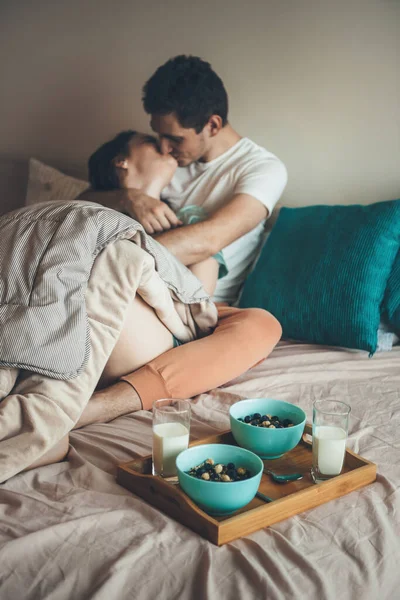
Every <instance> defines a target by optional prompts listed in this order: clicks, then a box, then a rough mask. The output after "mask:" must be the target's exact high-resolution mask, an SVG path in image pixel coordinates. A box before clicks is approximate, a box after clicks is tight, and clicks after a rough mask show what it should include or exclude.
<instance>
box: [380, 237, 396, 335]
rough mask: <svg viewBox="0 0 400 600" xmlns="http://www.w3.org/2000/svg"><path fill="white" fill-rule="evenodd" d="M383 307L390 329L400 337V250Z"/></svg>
mask: <svg viewBox="0 0 400 600" xmlns="http://www.w3.org/2000/svg"><path fill="white" fill-rule="evenodd" d="M399 227H400V225H399ZM383 307H384V316H385V317H386V320H387V322H388V324H389V328H390V329H392V330H393V331H394V332H395V333H397V335H399V336H400V250H399V252H398V253H397V257H396V259H395V261H394V265H393V269H392V272H391V274H390V277H389V280H388V283H387V288H386V292H385V299H384V301H383Z"/></svg>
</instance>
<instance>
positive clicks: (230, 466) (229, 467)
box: [226, 463, 235, 470]
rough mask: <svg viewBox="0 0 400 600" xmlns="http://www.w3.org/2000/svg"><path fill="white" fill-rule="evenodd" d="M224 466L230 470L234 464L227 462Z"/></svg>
mask: <svg viewBox="0 0 400 600" xmlns="http://www.w3.org/2000/svg"><path fill="white" fill-rule="evenodd" d="M226 468H227V469H228V470H230V469H234V468H235V464H234V463H228V464H227V465H226Z"/></svg>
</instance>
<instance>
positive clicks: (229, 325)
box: [121, 306, 282, 410]
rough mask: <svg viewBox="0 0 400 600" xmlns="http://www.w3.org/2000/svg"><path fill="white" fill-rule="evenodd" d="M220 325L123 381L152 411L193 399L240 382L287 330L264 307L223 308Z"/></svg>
mask: <svg viewBox="0 0 400 600" xmlns="http://www.w3.org/2000/svg"><path fill="white" fill-rule="evenodd" d="M218 315H219V319H218V324H217V326H216V328H215V330H214V332H213V333H212V334H211V335H209V336H207V337H204V338H201V339H198V340H195V341H193V342H189V343H187V344H184V345H182V346H178V347H177V348H172V349H171V350H168V352H165V353H164V354H161V355H160V356H157V358H155V359H154V360H152V361H150V362H149V363H148V364H147V365H145V366H143V367H141V368H140V369H138V370H137V371H134V372H133V373H130V374H129V375H125V376H124V377H121V380H122V381H126V382H127V383H129V384H130V385H131V386H132V387H134V388H135V390H136V392H137V393H138V394H139V396H140V398H141V401H142V406H143V408H144V409H146V410H150V409H151V407H152V404H153V402H154V400H158V399H160V398H192V397H193V396H196V395H197V394H202V393H204V392H207V391H209V390H211V389H213V388H216V387H219V386H220V385H223V384H225V383H227V382H228V381H230V380H232V379H234V378H235V377H238V376H239V375H241V374H242V373H244V372H245V371H247V370H248V369H250V368H251V367H253V366H254V365H255V364H257V363H258V362H260V361H261V360H263V359H264V358H265V357H267V356H268V355H269V354H270V352H271V351H272V350H273V348H274V347H275V345H276V344H277V343H278V341H279V339H280V337H281V335H282V328H281V326H280V324H279V322H278V321H277V320H276V319H275V317H274V316H273V315H271V314H270V313H268V312H267V311H265V310H263V309H260V308H248V309H239V308H233V307H231V306H219V307H218Z"/></svg>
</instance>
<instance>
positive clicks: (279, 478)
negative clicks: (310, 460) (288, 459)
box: [264, 468, 303, 483]
mask: <svg viewBox="0 0 400 600" xmlns="http://www.w3.org/2000/svg"><path fill="white" fill-rule="evenodd" d="M264 473H265V474H266V475H269V476H270V477H271V479H272V480H273V481H275V482H276V483H288V482H289V481H297V480H298V479H302V478H303V474H302V473H291V474H290V475H277V474H276V473H274V472H273V471H270V470H269V469H266V468H264Z"/></svg>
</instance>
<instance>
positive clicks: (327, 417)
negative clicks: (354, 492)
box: [311, 400, 351, 482]
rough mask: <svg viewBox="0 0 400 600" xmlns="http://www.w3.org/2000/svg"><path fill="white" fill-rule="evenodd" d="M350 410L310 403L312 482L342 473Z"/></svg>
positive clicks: (343, 406) (337, 404)
mask: <svg viewBox="0 0 400 600" xmlns="http://www.w3.org/2000/svg"><path fill="white" fill-rule="evenodd" d="M350 410H351V408H350V406H349V405H348V404H346V403H345V402H341V401H340V400H317V401H316V402H314V404H313V421H312V450H313V456H312V469H311V474H312V477H313V479H314V481H317V482H318V481H326V480H327V479H331V478H332V477H335V476H336V475H340V473H341V472H342V468H343V462H344V457H345V453H346V441H347V433H348V430H349V415H350Z"/></svg>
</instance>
